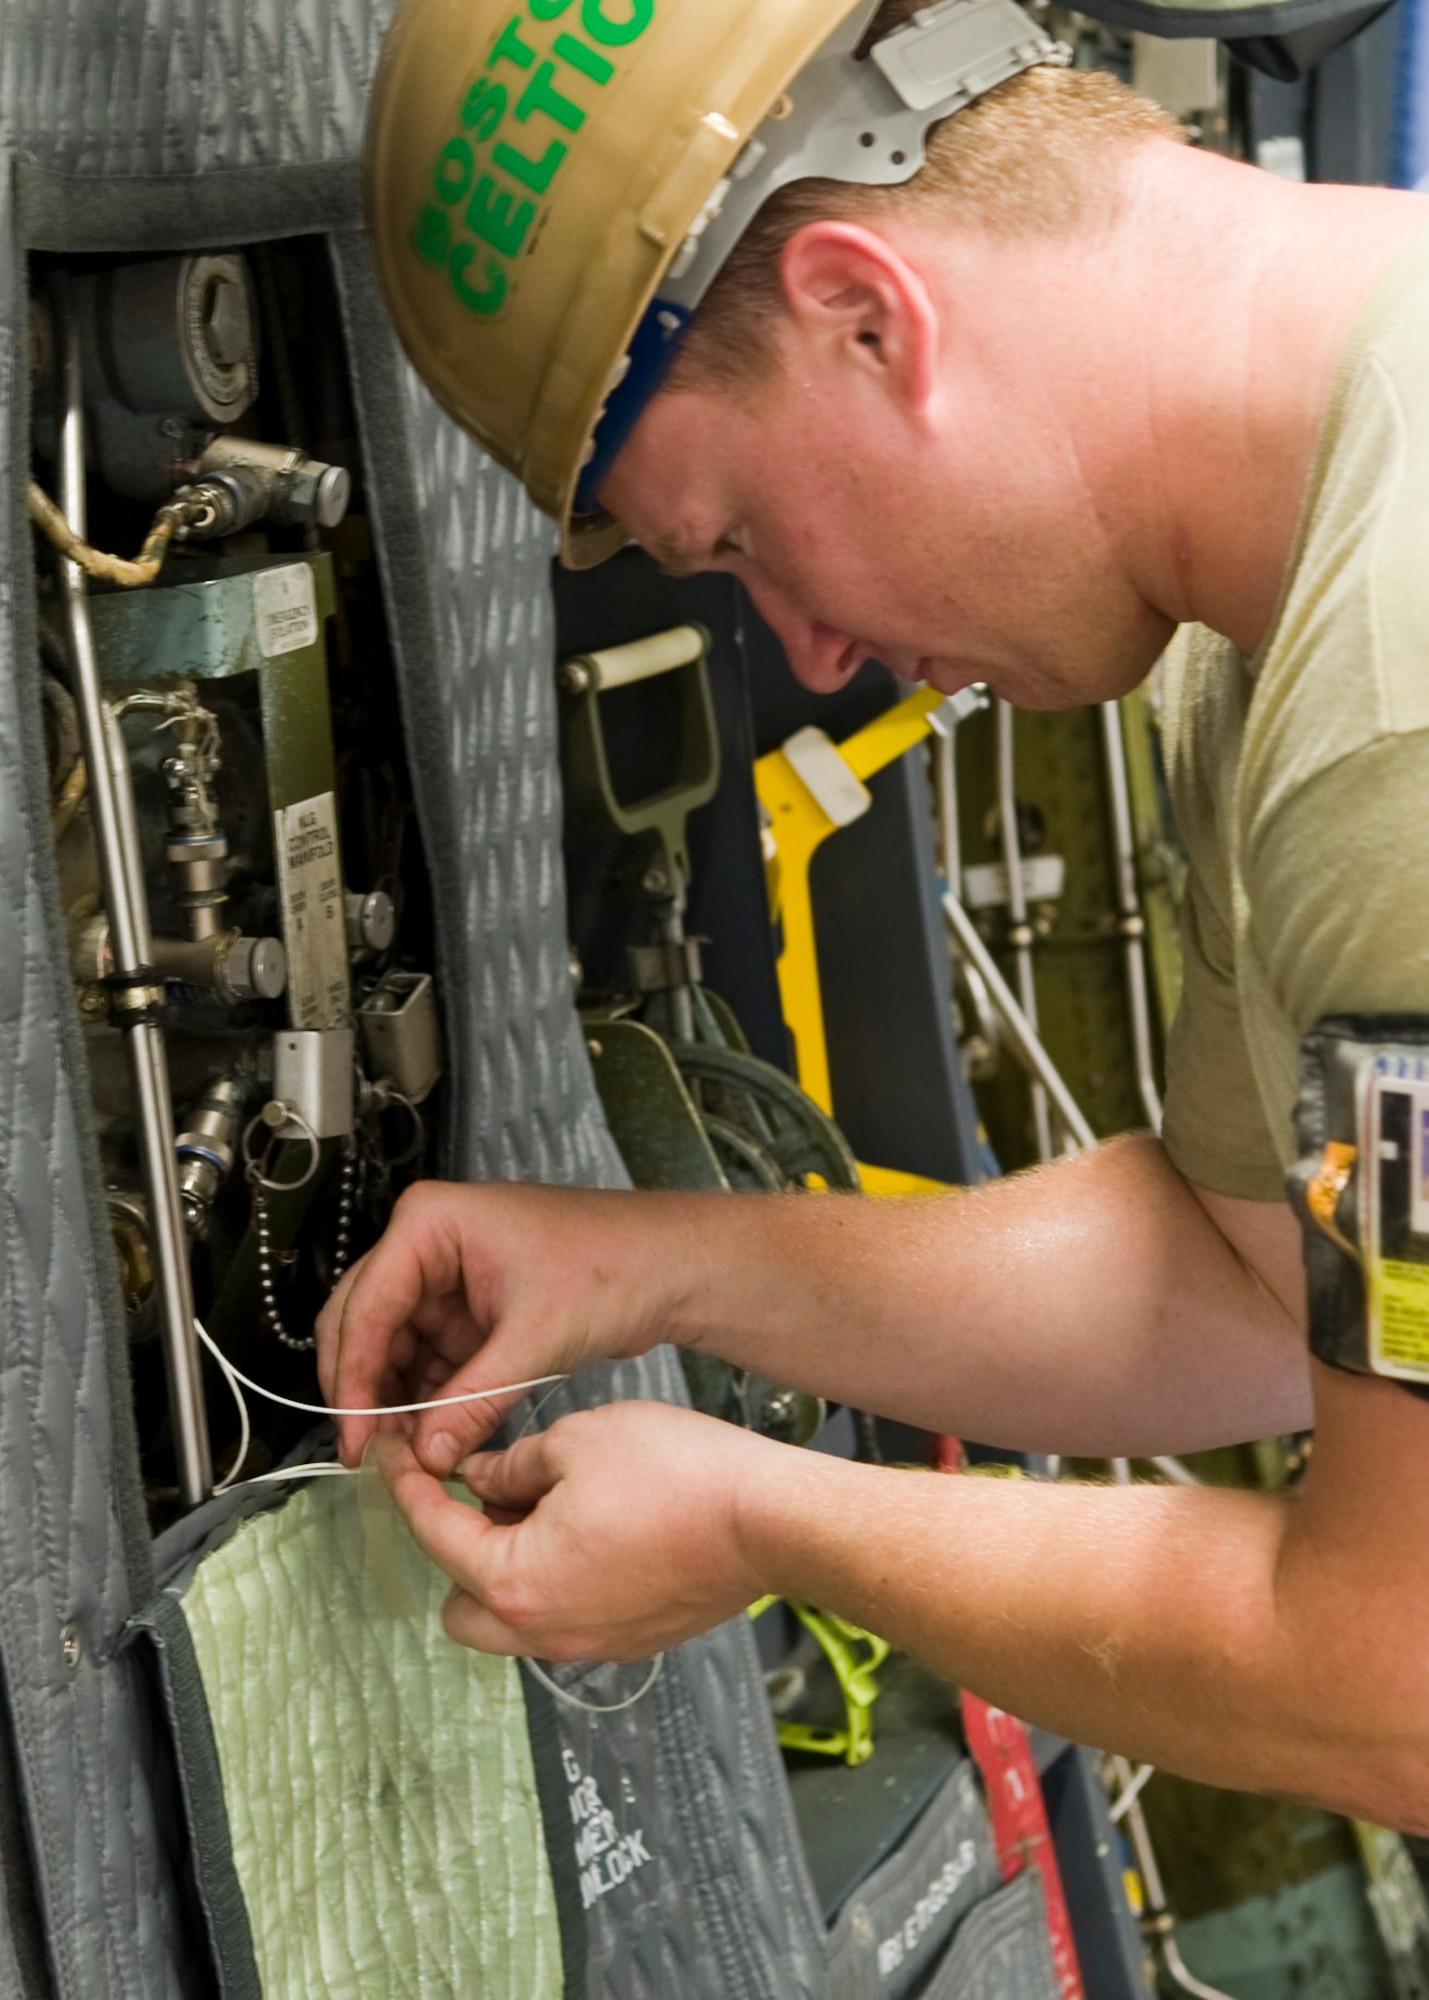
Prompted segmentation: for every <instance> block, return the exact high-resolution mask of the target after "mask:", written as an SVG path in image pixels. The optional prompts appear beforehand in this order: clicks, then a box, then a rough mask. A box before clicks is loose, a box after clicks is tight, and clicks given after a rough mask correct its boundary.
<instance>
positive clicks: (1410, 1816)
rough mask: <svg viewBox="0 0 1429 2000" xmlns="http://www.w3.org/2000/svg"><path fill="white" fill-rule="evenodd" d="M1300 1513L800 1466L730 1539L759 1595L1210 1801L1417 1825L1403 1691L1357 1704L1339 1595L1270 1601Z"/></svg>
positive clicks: (1140, 1491)
mask: <svg viewBox="0 0 1429 2000" xmlns="http://www.w3.org/2000/svg"><path fill="white" fill-rule="evenodd" d="M1295 1507H1296V1503H1295V1502H1292V1501H1287V1500H1283V1499H1277V1498H1273V1497H1271V1496H1268V1495H1262V1494H1249V1493H1237V1492H1231V1491H1226V1490H1211V1489H1208V1488H1202V1489H1199V1490H1187V1489H1184V1488H1158V1487H1146V1486H1137V1487H1120V1488H1094V1487H1086V1486H1081V1487H1078V1486H1060V1485H1059V1486H1049V1485H1046V1484H1041V1483H1033V1482H1030V1481H1028V1482H1012V1481H1002V1480H984V1479H976V1478H970V1477H950V1476H948V1475H946V1474H944V1475H938V1474H932V1473H928V1474H919V1473H911V1472H907V1473H899V1472H888V1471H884V1470H882V1469H879V1468H874V1467H868V1466H862V1465H851V1464H848V1463H846V1462H843V1461H839V1460H832V1459H824V1460H822V1461H820V1460H819V1459H818V1458H817V1456H816V1455H814V1454H809V1453H805V1454H803V1455H802V1456H799V1457H796V1456H795V1455H794V1454H792V1453H791V1454H790V1455H789V1457H788V1459H787V1460H785V1461H784V1462H783V1463H782V1464H781V1465H780V1466H779V1467H778V1470H777V1476H772V1477H769V1476H766V1477H765V1478H764V1480H763V1481H762V1483H760V1484H759V1485H758V1486H756V1488H755V1489H754V1490H753V1491H752V1492H750V1493H749V1494H747V1495H746V1496H745V1498H744V1500H743V1502H742V1512H741V1520H742V1539H743V1540H744V1542H745V1544H746V1546H747V1548H748V1550H749V1557H750V1562H751V1567H752V1569H753V1570H754V1572H755V1573H756V1574H757V1575H758V1576H759V1578H760V1581H761V1583H762V1584H763V1585H764V1587H765V1588H767V1589H770V1590H773V1591H776V1592H779V1593H780V1594H782V1595H787V1596H794V1597H803V1598H808V1599H810V1600H812V1601H813V1602H815V1603H818V1604H821V1605H824V1606H826V1607H828V1608H830V1609H832V1610H835V1611H837V1612H840V1613H841V1614H843V1615H844V1616H846V1617H849V1618H851V1619H853V1620H854V1621H855V1622H857V1623H860V1624H863V1625H865V1626H867V1627H869V1628H870V1629H872V1630H875V1631H878V1632H879V1633H881V1634H882V1635H883V1636H884V1637H886V1638H888V1639H890V1640H892V1641H893V1642H894V1643H895V1644H898V1645H901V1646H904V1647H906V1648H907V1649H908V1650H910V1651H912V1652H914V1653H916V1654H917V1655H919V1656H920V1657H921V1658H922V1659H923V1660H925V1661H926V1662H927V1663H928V1664H929V1665H930V1666H932V1667H933V1668H934V1669H935V1670H936V1671H938V1672H939V1673H940V1674H942V1675H944V1676H945V1677H946V1678H947V1679H949V1680H950V1681H953V1682H954V1683H956V1684H957V1685H959V1686H965V1687H968V1688H971V1689H972V1690H973V1691H975V1692H976V1693H978V1694H980V1695H982V1696H984V1697H985V1698H986V1699H989V1700H991V1701H993V1702H995V1703H996V1704H997V1705H998V1706H1000V1707H1003V1708H1006V1709H1008V1710H1009V1711H1011V1712H1012V1713H1014V1714H1017V1715H1020V1716H1022V1717H1024V1718H1025V1719H1026V1720H1028V1721H1032V1722H1037V1723H1040V1724H1042V1725H1043V1726H1045V1727H1047V1728H1049V1729H1053V1730H1056V1731H1058V1732H1059V1733H1061V1734H1064V1735H1066V1736H1069V1737H1071V1738H1073V1739H1074V1740H1076V1741H1079V1742H1084V1743H1092V1744H1095V1745H1097V1746H1098V1747H1101V1748H1105V1749H1109V1750H1117V1751H1121V1752H1123V1753H1124V1754H1126V1755H1128V1756H1130V1757H1134V1758H1142V1759H1145V1760H1146V1761H1148V1762H1151V1763H1155V1764H1158V1765H1163V1766H1165V1767H1166V1768H1167V1769H1170V1770H1174V1771H1178V1772H1181V1773H1183V1774H1185V1775H1187V1776H1190V1777H1193V1778H1197V1779H1200V1780H1202V1781H1203V1782H1206V1783H1210V1784H1217V1785H1223V1786H1229V1787H1232V1788H1235V1789H1241V1790H1248V1791H1257V1792H1264V1793H1271V1794H1284V1795H1293V1796H1297V1797H1310V1798H1313V1799H1315V1800H1316V1801H1317V1802H1318V1803H1321V1804H1324V1805H1327V1806H1332V1807H1335V1808H1338V1809H1340V1810H1343V1811H1346V1812H1351V1813H1358V1814H1360V1815H1362V1816H1367V1817H1374V1818H1377V1819H1379V1820H1380V1821H1382V1822H1384V1823H1388V1824H1392V1825H1396V1826H1411V1825H1414V1824H1416V1823H1417V1822H1418V1821H1419V1820H1421V1819H1422V1818H1423V1817H1424V1814H1425V1780H1424V1760H1423V1758H1422V1757H1421V1756H1420V1755H1419V1753H1418V1751H1417V1749H1415V1750H1412V1751H1408V1752H1407V1751H1406V1748H1405V1746H1406V1744H1412V1743H1413V1741H1414V1737H1415V1729H1416V1727H1417V1725H1416V1724H1414V1722H1413V1721H1412V1719H1411V1721H1410V1723H1409V1725H1408V1727H1407V1728H1406V1727H1402V1726H1401V1725H1402V1724H1403V1722H1404V1713H1403V1711H1405V1709H1406V1704H1405V1703H1404V1701H1403V1700H1402V1698H1401V1695H1400V1693H1399V1691H1398V1690H1396V1689H1395V1688H1394V1686H1393V1685H1392V1682H1391V1681H1390V1680H1389V1679H1388V1678H1387V1677H1386V1676H1384V1675H1382V1674H1380V1675H1378V1680H1377V1681H1376V1684H1375V1685H1356V1684H1355V1676H1356V1675H1357V1674H1361V1673H1365V1674H1368V1675H1369V1676H1371V1677H1374V1676H1375V1675H1376V1674H1377V1672H1378V1670H1377V1668H1376V1666H1375V1664H1374V1660H1373V1657H1372V1656H1370V1657H1369V1658H1368V1660H1367V1661H1362V1662H1359V1663H1352V1662H1351V1661H1350V1660H1349V1658H1348V1653H1349V1648H1348V1647H1347V1645H1346V1639H1345V1632H1344V1628H1343V1622H1342V1621H1341V1620H1339V1619H1338V1617H1337V1612H1336V1607H1335V1605H1334V1603H1333V1601H1332V1598H1331V1597H1330V1596H1328V1595H1327V1597H1326V1598H1325V1600H1324V1601H1323V1602H1319V1603H1317V1602H1315V1601H1313V1598H1312V1601H1310V1602H1309V1603H1308V1604H1307V1603H1306V1602H1304V1601H1303V1597H1302V1598H1297V1597H1296V1595H1295V1593H1294V1592H1293V1591H1292V1592H1291V1593H1290V1594H1289V1595H1288V1596H1287V1593H1286V1592H1285V1590H1284V1588H1283V1579H1282V1578H1281V1574H1280V1573H1281V1569H1282V1555H1283V1551H1284V1547H1285V1542H1286V1536H1287V1533H1288V1531H1289V1529H1290V1526H1291V1521H1292V1517H1293V1514H1294V1511H1295ZM1353 1643H1354V1642H1353V1641H1351V1645H1353ZM1420 1678H1421V1679H1422V1675H1421V1676H1420ZM1392 1711H1400V1712H1398V1713H1393V1712H1392ZM1408 1712H1409V1713H1410V1715H1411V1717H1412V1715H1413V1713H1415V1712H1416V1711H1414V1710H1412V1709H1410V1710H1409V1711H1408Z"/></svg>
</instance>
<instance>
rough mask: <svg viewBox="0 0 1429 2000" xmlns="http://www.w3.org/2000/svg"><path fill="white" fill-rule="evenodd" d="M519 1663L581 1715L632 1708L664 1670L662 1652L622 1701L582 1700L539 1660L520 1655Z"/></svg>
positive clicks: (617, 1711) (612, 1713) (615, 1711)
mask: <svg viewBox="0 0 1429 2000" xmlns="http://www.w3.org/2000/svg"><path fill="white" fill-rule="evenodd" d="M521 1664H522V1666H523V1667H524V1668H525V1669H526V1671H527V1673H528V1674H530V1675H531V1677H532V1679H533V1680H538V1681H539V1682H540V1683H541V1686H542V1687H543V1688H545V1689H546V1690H547V1692H548V1693H550V1694H553V1695H554V1696H555V1697H556V1700H557V1701H563V1702H564V1703H565V1704H566V1707H567V1708H578V1709H579V1710H580V1711H581V1713H582V1714H583V1715H619V1713H620V1711H621V1709H623V1708H634V1706H635V1704H636V1702H637V1701H644V1699H645V1697H646V1695H647V1694H649V1692H650V1690H651V1688H653V1687H654V1685H655V1683H656V1681H658V1680H659V1678H660V1676H661V1674H662V1673H663V1672H664V1671H665V1655H664V1654H663V1653H657V1654H656V1655H655V1657H654V1659H653V1660H652V1661H651V1662H650V1671H649V1673H648V1674H647V1675H646V1676H645V1678H644V1680H643V1681H642V1682H641V1683H640V1685H639V1687H638V1688H636V1690H635V1692H634V1694H628V1695H626V1697H625V1699H624V1700H623V1701H583V1700H582V1699H581V1697H580V1696H579V1695H578V1694H572V1693H571V1691H570V1689H569V1688H563V1687H562V1686H561V1684H560V1682H559V1681H558V1680H553V1679H552V1678H551V1676H550V1675H549V1674H548V1673H547V1672H546V1669H545V1668H544V1667H543V1666H542V1665H541V1663H540V1661H539V1660H528V1659H526V1658H525V1657H524V1656H522V1657H521Z"/></svg>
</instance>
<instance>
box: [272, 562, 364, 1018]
mask: <svg viewBox="0 0 1429 2000" xmlns="http://www.w3.org/2000/svg"><path fill="white" fill-rule="evenodd" d="M277 573H278V572H270V574H277ZM303 574H304V575H305V576H307V575H308V572H307V571H306V570H304V571H303ZM273 845H274V847H275V848H276V849H277V854H278V893H279V896H280V897H281V899H282V904H283V943H284V945H285V946H286V947H287V952H288V1018H289V1020H290V1021H291V1022H292V1024H293V1026H294V1027H295V1028H335V1027H337V1026H338V1025H339V1024H340V1023H341V1022H343V1021H345V1020H346V1019H347V1016H348V1012H349V1010H350V1008H351V1005H352V996H351V991H350V989H349V987H348V983H347V938H346V936H345V934H344V927H343V910H342V868H341V865H340V863H339V860H338V850H337V801H336V799H335V798H334V796H333V794H332V793H331V792H320V793H319V794H318V796H317V797H316V798H315V799H304V800H302V801H301V803H300V804H298V805H295V806H284V807H283V809H282V811H281V812H276V813H274V815H273Z"/></svg>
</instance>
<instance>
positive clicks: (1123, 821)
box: [1101, 701, 1161, 1132]
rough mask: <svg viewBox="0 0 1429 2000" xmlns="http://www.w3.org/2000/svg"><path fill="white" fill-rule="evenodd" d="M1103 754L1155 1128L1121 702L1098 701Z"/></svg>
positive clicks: (1157, 1098)
mask: <svg viewBox="0 0 1429 2000" xmlns="http://www.w3.org/2000/svg"><path fill="white" fill-rule="evenodd" d="M1101 726H1102V755H1103V761H1104V763H1105V767H1106V785H1107V799H1108V802H1109V804H1110V807H1111V830H1112V847H1113V850H1114V853H1115V857H1116V901H1117V917H1118V922H1119V928H1120V931H1121V937H1122V948H1123V951H1124V953H1125V962H1126V999H1127V1006H1128V1009H1129V1011H1130V1014H1131V1044H1132V1052H1133V1055H1134V1057H1135V1060H1136V1088H1137V1091H1138V1093H1139V1095H1140V1097H1141V1105H1142V1109H1143V1110H1144V1111H1145V1113H1146V1117H1147V1122H1148V1123H1149V1124H1150V1126H1151V1129H1152V1131H1153V1132H1159V1131H1160V1130H1161V1093H1160V1091H1159V1090H1158V1089H1157V1087H1156V1064H1155V1057H1154V1053H1153V1050H1152V1045H1151V992H1150V985H1149V982H1148V979H1147V973H1146V944H1145V938H1146V922H1145V919H1144V917H1143V916H1142V914H1141V900H1140V897H1139V896H1138V894H1137V888H1136V844H1135V840H1134V837H1133V834H1132V826H1131V793H1130V790H1129V788H1128V786H1127V782H1126V743H1125V739H1124V738H1123V736H1122V729H1121V705H1120V703H1119V702H1115V701H1104V702H1103V703H1102V705H1101Z"/></svg>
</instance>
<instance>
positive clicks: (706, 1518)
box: [371, 1403, 792, 1660]
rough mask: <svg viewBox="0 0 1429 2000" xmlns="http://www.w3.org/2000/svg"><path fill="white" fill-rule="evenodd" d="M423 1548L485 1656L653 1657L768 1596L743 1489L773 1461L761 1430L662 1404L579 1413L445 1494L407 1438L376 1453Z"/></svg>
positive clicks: (776, 1451) (454, 1616)
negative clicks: (479, 1507)
mask: <svg viewBox="0 0 1429 2000" xmlns="http://www.w3.org/2000/svg"><path fill="white" fill-rule="evenodd" d="M371 1449H372V1451H373V1453H374V1455H375V1457H376V1459H377V1463H378V1465H379V1466H380V1468H381V1470H382V1473H383V1476H384V1477H385V1479H386V1481H387V1484H388V1486H389V1488H390V1489H391V1492H392V1497H393V1499H394V1500H395V1501H396V1503H397V1505H398V1507H399V1508H400V1509H401V1511H402V1514H403V1515H404V1517H405V1518H406V1521H407V1525H408V1527H409V1528H410V1529H411V1531H412V1534H413V1535H414V1537H415V1538H416V1540H417V1542H418V1543H419V1545H420V1546H421V1547H422V1548H423V1549H425V1551H426V1553H427V1554H428V1555H429V1556H430V1557H431V1559H432V1561H433V1562H435V1563H436V1564H437V1565H438V1566H439V1568H441V1569H443V1570H445V1572H446V1574H447V1575H448V1576H449V1577H450V1578H451V1579H452V1582H453V1585H454V1588H453V1590H452V1593H451V1595H450V1597H449V1598H448V1599H447V1604H446V1610H445V1612H444V1614H443V1621H442V1622H443V1624H444V1625H445V1626H446V1629H447V1631H448V1633H449V1634H450V1635H451V1637H452V1638H453V1639H458V1640H460V1641H461V1643H462V1644H463V1645H466V1646H471V1647H474V1648H475V1649H476V1650H477V1651H478V1652H483V1653H520V1654H526V1655H535V1656H537V1657H539V1658H541V1659H547V1660H577V1659H601V1660H642V1659H648V1658H649V1656H650V1655H651V1654H652V1653H655V1652H658V1651H659V1650H660V1649H661V1648H662V1647H665V1646H674V1645H678V1644H679V1642H680V1641H681V1640H683V1639H688V1638H690V1637H692V1636H693V1634H695V1633H696V1632H703V1631H706V1630H708V1628H709V1627H710V1626H711V1625H717V1624H719V1623H720V1622H721V1621H722V1620H723V1619H725V1618H729V1617H732V1616H733V1615H734V1614H735V1613H736V1612H738V1611H741V1610H743V1609H744V1607H745V1606H746V1605H747V1604H749V1603H751V1602H752V1601H753V1599H754V1598H756V1597H758V1596H759V1595H760V1593H761V1589H762V1585H761V1583H760V1580H759V1576H758V1574H757V1572H756V1570H755V1569H754V1568H753V1566H752V1565H751V1563H750V1560H749V1557H748V1555H747V1554H746V1552H745V1550H744V1547H743V1545H742V1540H741V1535H740V1528H739V1500H740V1495H741V1493H742V1492H743V1491H744V1490H745V1489H746V1488H747V1486H748V1485H749V1484H750V1483H751V1482H752V1481H754V1480H756V1479H757V1478H758V1477H759V1475H760V1473H761V1471H762V1470H763V1469H766V1468H767V1467H768V1465H769V1463H770V1461H771V1456H772V1458H774V1459H778V1458H779V1457H780V1456H781V1455H782V1456H784V1457H788V1456H792V1454H791V1452H790V1448H789V1447H788V1446H784V1445H776V1444H771V1443H770V1442H769V1441H768V1440H767V1439H765V1438H760V1437H756V1436H755V1435H754V1434H753V1433H752V1432H750V1431H744V1430H739V1429H737V1428H736V1427H735V1426H734V1425H732V1424H724V1423H720V1422H718V1421H717V1420H716V1419H715V1418H713V1417H702V1416H697V1415H696V1414H695V1413H694V1412H693V1411H691V1410H680V1409H673V1408H671V1407H669V1406H668V1405H666V1404H663V1403H612V1404H608V1405H607V1406H605V1407H604V1408H602V1409H597V1410H583V1411H580V1412H578V1413H577V1414H575V1415H573V1416H566V1417H562V1418H560V1420H559V1421H558V1422H556V1423H554V1424H553V1425H552V1426H551V1428H550V1429H549V1430H548V1431H543V1432H541V1433H539V1434H538V1435H536V1436H533V1437H528V1438H522V1439H521V1440H520V1441H519V1442H518V1443H516V1444H513V1445H512V1446H510V1448H509V1449H508V1450H506V1451H502V1452H480V1453H478V1454H476V1455H475V1456H473V1457H471V1458H468V1459H467V1460H466V1461H465V1463H464V1464H463V1465H462V1466H461V1468H460V1471H459V1476H460V1477H461V1478H463V1479H464V1480H465V1481H466V1484H467V1485H468V1486H469V1487H470V1488H471V1490H472V1492H473V1493H475V1494H476V1495H477V1497H478V1498H479V1499H480V1500H482V1501H483V1502H484V1504H485V1506H486V1509H487V1511H486V1513H485V1514H484V1515H483V1514H478V1513H474V1512H473V1511H472V1509H471V1508H470V1507H467V1506H463V1504H462V1503H461V1501H459V1500H455V1499H453V1498H452V1497H451V1495H450V1494H449V1493H447V1492H446V1491H445V1489H444V1488H443V1486H442V1484H441V1482H440V1481H439V1480H437V1479H434V1478H433V1477H432V1475H431V1474H430V1473H429V1472H427V1471H426V1470H425V1469H424V1468H423V1466H422V1465H421V1464H420V1463H419V1461H418V1460H417V1458H416V1456H415V1455H414V1453H413V1452H412V1450H411V1447H410V1445H408V1444H407V1443H406V1442H405V1441H404V1440H402V1439H399V1438H395V1437H379V1438H377V1439H376V1441H375V1442H374V1444H373V1445H372V1447H371Z"/></svg>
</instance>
